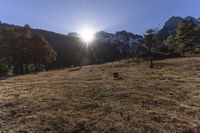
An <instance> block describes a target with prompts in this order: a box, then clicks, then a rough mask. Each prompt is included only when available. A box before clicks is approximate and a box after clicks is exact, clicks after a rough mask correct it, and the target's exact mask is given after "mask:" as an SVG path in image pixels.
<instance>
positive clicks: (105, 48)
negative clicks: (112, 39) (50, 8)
mask: <svg viewBox="0 0 200 133" xmlns="http://www.w3.org/2000/svg"><path fill="white" fill-rule="evenodd" d="M12 27H20V26H16V25H11V24H6V23H0V32H1V31H2V30H5V29H7V28H12ZM32 33H33V34H35V33H40V34H42V35H43V36H44V37H45V38H46V40H47V41H48V42H49V44H50V45H51V46H52V47H53V48H54V50H55V51H56V52H57V59H56V61H55V62H53V63H52V64H50V65H49V68H63V67H69V66H72V65H77V60H76V58H77V54H78V53H80V52H82V53H84V59H83V62H82V65H86V64H94V63H103V62H108V61H114V60H117V59H119V58H121V57H123V56H124V55H122V54H121V53H120V51H119V50H118V48H117V47H116V46H115V45H114V44H112V43H109V42H101V41H98V40H96V41H94V42H93V44H92V45H91V48H90V49H88V48H86V47H84V46H83V42H82V41H81V39H80V38H78V37H77V36H75V34H76V33H73V34H70V35H68V36H67V35H63V34H59V33H54V32H50V31H46V30H41V29H32Z"/></svg>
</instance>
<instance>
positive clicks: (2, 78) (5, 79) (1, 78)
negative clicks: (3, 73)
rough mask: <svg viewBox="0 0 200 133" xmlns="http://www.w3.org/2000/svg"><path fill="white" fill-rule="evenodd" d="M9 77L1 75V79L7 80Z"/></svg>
mask: <svg viewBox="0 0 200 133" xmlns="http://www.w3.org/2000/svg"><path fill="white" fill-rule="evenodd" d="M6 79H8V77H0V80H6Z"/></svg>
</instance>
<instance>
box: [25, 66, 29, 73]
mask: <svg viewBox="0 0 200 133" xmlns="http://www.w3.org/2000/svg"><path fill="white" fill-rule="evenodd" d="M25 71H26V73H29V69H28V64H26V65H25Z"/></svg>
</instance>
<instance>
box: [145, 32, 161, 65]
mask: <svg viewBox="0 0 200 133" xmlns="http://www.w3.org/2000/svg"><path fill="white" fill-rule="evenodd" d="M144 47H145V48H146V49H147V50H148V55H149V60H150V68H153V53H154V52H156V51H157V48H158V47H157V33H156V31H155V30H153V29H149V30H147V31H146V34H145V35H144Z"/></svg>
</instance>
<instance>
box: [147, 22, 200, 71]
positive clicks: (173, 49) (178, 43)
mask: <svg viewBox="0 0 200 133" xmlns="http://www.w3.org/2000/svg"><path fill="white" fill-rule="evenodd" d="M158 36H159V34H158V32H157V31H156V30H155V29H149V30H147V31H146V34H145V35H144V47H145V48H146V49H147V54H148V57H149V60H150V68H153V58H154V54H155V53H156V52H159V51H161V49H162V48H163V47H164V48H166V49H165V50H164V52H167V53H169V54H170V55H172V56H173V57H175V56H186V53H187V54H200V26H199V25H197V24H196V23H195V22H194V21H192V20H184V21H182V22H180V23H179V25H178V28H177V30H176V34H175V35H169V36H168V38H167V39H166V40H165V41H164V42H162V44H163V45H162V44H160V42H159V37H158Z"/></svg>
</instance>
